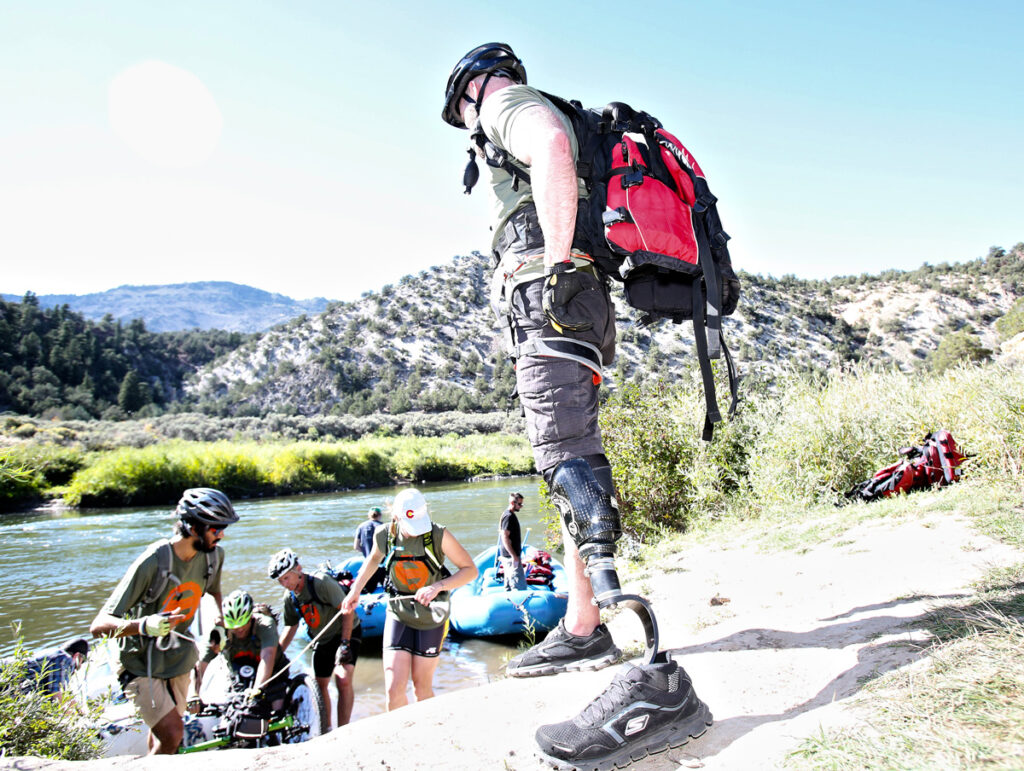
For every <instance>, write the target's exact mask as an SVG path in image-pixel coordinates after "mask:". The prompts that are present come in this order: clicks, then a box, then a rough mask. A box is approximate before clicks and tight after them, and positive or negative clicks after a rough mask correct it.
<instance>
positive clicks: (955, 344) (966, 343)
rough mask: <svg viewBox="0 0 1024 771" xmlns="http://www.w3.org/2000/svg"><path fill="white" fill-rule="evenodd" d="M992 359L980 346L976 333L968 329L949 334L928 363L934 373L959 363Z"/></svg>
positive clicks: (987, 350)
mask: <svg viewBox="0 0 1024 771" xmlns="http://www.w3.org/2000/svg"><path fill="white" fill-rule="evenodd" d="M991 357H992V351H990V350H989V349H988V348H985V347H984V346H982V344H981V339H980V338H979V337H978V335H977V333H975V332H972V331H971V330H969V329H961V330H960V331H959V332H950V333H949V334H948V335H946V336H945V337H943V338H942V340H941V341H940V342H939V347H938V348H937V349H936V350H935V352H934V353H933V354H932V355H931V356H930V357H929V359H928V363H929V364H930V365H931V368H932V369H933V370H935V371H936V372H945V371H946V370H947V369H949V368H950V367H955V366H956V365H957V364H960V363H961V362H967V363H970V362H980V361H985V360H986V359H989V358H991Z"/></svg>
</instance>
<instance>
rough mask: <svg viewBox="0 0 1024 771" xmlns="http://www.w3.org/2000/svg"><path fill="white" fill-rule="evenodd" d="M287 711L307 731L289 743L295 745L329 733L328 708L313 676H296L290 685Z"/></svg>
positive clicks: (297, 735) (286, 704)
mask: <svg viewBox="0 0 1024 771" xmlns="http://www.w3.org/2000/svg"><path fill="white" fill-rule="evenodd" d="M285 711H286V712H287V713H288V714H289V715H291V716H292V717H294V718H295V721H296V722H297V723H299V724H300V725H303V726H306V730H305V731H303V732H301V733H299V734H296V735H295V736H293V737H292V738H291V739H289V740H288V741H289V743H291V744H295V743H298V742H304V741H306V740H307V739H312V738H313V737H314V736H320V735H321V734H324V733H327V731H328V728H329V723H328V715H327V708H326V707H325V706H324V699H323V694H321V693H320V686H318V685H317V684H316V678H315V677H313V675H308V674H307V675H296V676H295V677H293V678H292V679H291V681H290V682H289V683H288V699H287V701H286V703H285Z"/></svg>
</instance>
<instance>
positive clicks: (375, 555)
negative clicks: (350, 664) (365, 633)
mask: <svg viewBox="0 0 1024 771" xmlns="http://www.w3.org/2000/svg"><path fill="white" fill-rule="evenodd" d="M383 559H384V555H383V554H382V553H381V550H380V549H378V548H377V542H376V541H374V543H373V550H372V551H371V552H370V554H369V555H368V556H367V558H366V559H365V560H363V566H362V567H361V568H360V569H359V575H357V576H356V577H355V579H353V581H352V586H350V587H349V589H348V594H347V595H346V596H345V600H344V601H343V602H342V603H341V609H342V610H343V611H344V612H345V613H346V614H347V615H348V624H349V628H348V631H349V632H351V631H352V615H351V614H352V611H354V610H355V609H356V604H357V603H358V602H359V593H360V592H362V591H363V587H364V586H366V582H367V581H369V580H370V576H372V575H373V574H374V573H375V572H377V568H378V567H379V566H380V563H381V560H383ZM341 623H342V628H343V629H344V624H345V617H344V616H343V617H342V622H341Z"/></svg>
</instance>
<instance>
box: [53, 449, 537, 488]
mask: <svg viewBox="0 0 1024 771" xmlns="http://www.w3.org/2000/svg"><path fill="white" fill-rule="evenodd" d="M532 471H533V459H532V457H531V455H530V453H529V448H528V446H527V444H526V441H525V439H522V438H519V437H515V438H513V437H502V436H500V435H487V436H482V437H457V436H454V437H439V438H433V437H418V438H417V437H393V438H380V437H374V438H368V439H363V440H360V441H358V442H337V443H327V442H313V441H310V442H293V443H287V444H286V443H256V442H227V441H224V442H210V443H204V442H182V441H174V442H163V443H161V444H156V445H150V446H148V447H142V448H131V447H125V448H121V449H119V450H113V451H111V452H106V453H101V454H99V455H98V457H97V458H96V459H95V460H94V461H93V462H92V463H91V464H90V465H89V466H88V467H87V468H83V469H82V470H80V471H79V472H78V473H76V474H75V476H74V477H73V478H72V480H71V483H70V484H69V485H68V487H67V490H66V492H65V502H67V503H68V504H69V505H72V506H128V505H148V504H163V503H172V502H173V501H176V500H177V499H178V497H179V496H180V494H181V491H182V490H183V489H185V488H187V487H216V488H217V489H219V490H222V491H224V492H225V493H227V494H228V495H230V496H236V497H245V496H252V495H284V494H288V493H298V492H311V491H327V490H339V489H347V488H353V487H356V486H359V485H367V486H380V485H386V484H390V483H391V482H394V481H397V480H400V479H413V480H416V481H420V480H449V479H450V480H459V479H467V478H470V477H473V476H478V475H480V474H528V473H531V472H532Z"/></svg>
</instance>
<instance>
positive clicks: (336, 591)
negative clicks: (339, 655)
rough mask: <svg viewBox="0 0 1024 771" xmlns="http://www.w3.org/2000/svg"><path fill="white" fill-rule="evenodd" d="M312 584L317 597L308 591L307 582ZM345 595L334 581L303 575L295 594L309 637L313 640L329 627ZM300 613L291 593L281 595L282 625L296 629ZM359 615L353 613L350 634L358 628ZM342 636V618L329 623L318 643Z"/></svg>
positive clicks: (307, 574)
mask: <svg viewBox="0 0 1024 771" xmlns="http://www.w3.org/2000/svg"><path fill="white" fill-rule="evenodd" d="M312 582H315V584H316V594H315V595H314V594H313V592H311V591H310V583H312ZM347 594H348V592H346V591H345V588H344V587H343V586H342V585H341V584H339V583H338V582H337V581H335V580H334V579H333V578H320V577H319V576H313V575H310V574H309V573H306V584H305V586H303V587H302V591H300V592H298V593H297V594H296V595H295V599H296V600H298V604H299V608H301V610H302V616H301V619H302V620H303V621H305V622H306V627H307V628H308V629H309V636H310V637H316V636H317V635H318V634H320V631H321V630H322V629H323V628H324V626H325V625H327V624H331V620H332V619H333V618H334V617H335V616H338V608H339V607H340V605H341V603H342V602H344V600H345V596H346V595H347ZM299 618H300V616H299V613H298V610H297V609H296V607H295V602H293V601H292V593H291V592H289V591H287V590H286V591H285V593H284V625H285V626H295V625H296V624H297V623H299ZM359 623H360V622H359V615H358V614H357V613H353V620H352V631H353V632H355V630H356V629H358V628H359ZM340 634H341V616H338V618H337V620H336V621H334V623H333V624H331V627H330V629H328V631H327V632H326V633H324V636H323V637H321V638H320V640H319V641H318V642H324V641H326V640H332V639H334V638H335V637H337V636H338V635H340Z"/></svg>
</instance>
